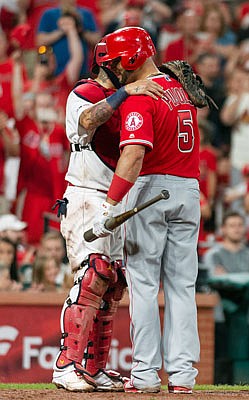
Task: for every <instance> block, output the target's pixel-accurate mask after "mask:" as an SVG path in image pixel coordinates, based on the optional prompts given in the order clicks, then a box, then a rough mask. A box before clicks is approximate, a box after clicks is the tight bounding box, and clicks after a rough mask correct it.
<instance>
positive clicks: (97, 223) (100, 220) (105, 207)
mask: <svg viewBox="0 0 249 400" xmlns="http://www.w3.org/2000/svg"><path fill="white" fill-rule="evenodd" d="M114 210H115V206H113V205H111V204H110V203H107V202H106V201H104V202H103V203H102V204H101V206H100V209H99V212H98V213H97V215H96V216H95V218H94V222H93V233H94V235H96V236H97V237H105V236H108V235H111V234H112V233H113V231H109V229H106V227H105V223H106V221H107V220H108V219H109V218H111V217H113V215H114Z"/></svg>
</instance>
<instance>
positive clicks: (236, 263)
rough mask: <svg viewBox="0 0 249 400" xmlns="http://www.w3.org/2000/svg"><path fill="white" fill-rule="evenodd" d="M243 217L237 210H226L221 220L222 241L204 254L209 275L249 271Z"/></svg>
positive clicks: (248, 253) (248, 255)
mask: <svg viewBox="0 0 249 400" xmlns="http://www.w3.org/2000/svg"><path fill="white" fill-rule="evenodd" d="M245 234H246V225H245V219H244V217H243V216H242V215H241V213H239V212H237V211H228V212H227V213H226V214H225V215H224V217H223V220H222V225H221V235H222V238H223V241H222V242H219V244H217V245H214V247H213V248H212V249H210V250H209V251H207V252H206V253H205V255H204V263H205V264H206V266H207V267H208V268H209V271H210V274H211V275H222V274H227V273H234V272H249V248H248V247H247V246H246V244H245V243H246V235H245Z"/></svg>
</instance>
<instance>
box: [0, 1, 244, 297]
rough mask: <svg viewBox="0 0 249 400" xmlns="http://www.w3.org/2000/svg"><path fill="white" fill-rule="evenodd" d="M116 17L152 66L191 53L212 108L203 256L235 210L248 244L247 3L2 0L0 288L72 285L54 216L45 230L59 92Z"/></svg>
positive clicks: (62, 163) (83, 68) (57, 158)
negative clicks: (142, 39)
mask: <svg viewBox="0 0 249 400" xmlns="http://www.w3.org/2000/svg"><path fill="white" fill-rule="evenodd" d="M124 26H141V27H143V28H145V29H146V30H147V31H148V32H149V33H150V35H151V37H152V39H153V41H154V43H155V46H156V48H157V55H156V58H155V60H156V63H157V64H158V65H160V64H161V63H163V62H166V61H168V60H172V59H184V60H186V61H188V62H189V63H190V64H191V66H192V67H193V69H194V71H195V72H196V73H197V74H198V75H200V76H201V78H202V80H203V82H204V84H205V86H206V89H207V93H208V95H209V96H210V97H211V98H212V99H213V100H214V101H215V103H216V104H217V106H218V109H216V108H215V107H213V108H207V107H206V108H203V109H199V110H198V121H199V129H200V135H201V153H200V172H201V175H200V189H201V211H202V219H201V229H200V235H199V248H198V251H199V259H200V262H203V260H204V259H205V254H206V252H207V251H209V249H210V247H213V246H214V244H215V243H216V242H217V241H218V242H221V241H223V239H224V238H223V235H222V221H223V218H224V215H225V214H226V213H227V212H230V211H234V212H238V213H240V214H241V216H242V217H243V220H244V221H245V238H244V240H243V243H244V244H245V245H246V246H248V243H249V217H248V216H249V1H238V0H236V1H235V0H230V1H228V0H220V1H217V0H178V1H177V0H174V1H173V0H96V1H90V0H77V1H76V0H49V1H48V0H12V1H10V0H2V1H1V3H0V290H4V289H8V290H23V289H25V290H33V291H39V290H58V289H59V288H63V287H64V288H66V287H70V284H71V283H70V282H71V276H68V274H67V268H66V264H65V261H66V254H65V249H64V247H63V239H62V237H61V236H60V233H59V223H58V222H57V223H56V222H54V224H51V225H53V226H52V228H51V232H49V233H45V232H44V213H50V212H51V208H52V206H53V204H54V203H55V201H56V199H58V198H62V196H63V192H64V190H65V188H66V182H65V180H64V176H65V172H66V169H67V163H68V155H69V151H70V150H69V143H68V141H67V138H66V135H65V123H64V121H65V106H66V100H67V96H68V94H69V92H70V90H71V89H72V88H73V86H74V84H75V83H76V82H77V81H78V80H80V79H84V78H87V77H88V76H90V65H91V61H92V56H93V49H94V46H95V44H96V43H97V42H98V40H99V39H100V38H101V37H102V36H103V35H104V34H107V33H110V32H112V31H113V30H115V29H117V28H120V27H124ZM13 232H14V233H13ZM48 244H49V245H48ZM57 245H58V247H60V251H59V250H58V252H57V253H56V247H57ZM49 246H50V247H49ZM232 251H233V250H232ZM234 251H235V252H236V251H237V249H235V250H234ZM212 271H213V273H216V272H217V269H215V268H213V269H212ZM215 271H216V272H215ZM223 272H224V271H223ZM227 272H229V270H228V271H227ZM248 272H249V265H248Z"/></svg>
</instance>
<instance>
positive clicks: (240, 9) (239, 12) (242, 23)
mask: <svg viewBox="0 0 249 400" xmlns="http://www.w3.org/2000/svg"><path fill="white" fill-rule="evenodd" d="M235 15H236V25H237V29H238V33H237V35H238V42H241V41H242V40H245V39H248V37H249V1H242V2H240V4H236V6H235Z"/></svg>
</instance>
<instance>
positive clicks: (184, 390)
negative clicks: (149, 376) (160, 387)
mask: <svg viewBox="0 0 249 400" xmlns="http://www.w3.org/2000/svg"><path fill="white" fill-rule="evenodd" d="M168 390H169V393H178V394H179V393H182V394H192V393H193V390H192V389H191V388H190V387H186V386H173V385H168Z"/></svg>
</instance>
